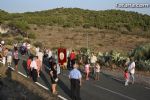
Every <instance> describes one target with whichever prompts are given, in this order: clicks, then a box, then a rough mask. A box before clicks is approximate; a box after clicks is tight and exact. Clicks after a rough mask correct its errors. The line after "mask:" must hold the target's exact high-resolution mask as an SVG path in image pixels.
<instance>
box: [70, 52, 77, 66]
mask: <svg viewBox="0 0 150 100" xmlns="http://www.w3.org/2000/svg"><path fill="white" fill-rule="evenodd" d="M75 58H76V54H75V52H74V50H72V52H71V54H70V61H71V67H72V68H73V65H74V64H75Z"/></svg>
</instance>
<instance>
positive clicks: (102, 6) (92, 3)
mask: <svg viewBox="0 0 150 100" xmlns="http://www.w3.org/2000/svg"><path fill="white" fill-rule="evenodd" d="M119 3H134V4H139V3H145V4H149V5H150V0H0V9H2V10H4V11H7V12H10V13H16V12H17V13H18V12H19V13H22V12H34V11H41V10H48V9H54V8H60V7H64V8H82V9H89V10H108V9H121V10H127V11H135V12H139V13H142V14H148V15H150V6H149V8H117V7H116V5H117V4H119Z"/></svg>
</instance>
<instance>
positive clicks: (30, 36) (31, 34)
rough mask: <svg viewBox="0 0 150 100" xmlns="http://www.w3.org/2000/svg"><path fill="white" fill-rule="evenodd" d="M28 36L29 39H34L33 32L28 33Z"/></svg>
mask: <svg viewBox="0 0 150 100" xmlns="http://www.w3.org/2000/svg"><path fill="white" fill-rule="evenodd" d="M28 38H30V39H36V35H35V34H34V33H29V34H28Z"/></svg>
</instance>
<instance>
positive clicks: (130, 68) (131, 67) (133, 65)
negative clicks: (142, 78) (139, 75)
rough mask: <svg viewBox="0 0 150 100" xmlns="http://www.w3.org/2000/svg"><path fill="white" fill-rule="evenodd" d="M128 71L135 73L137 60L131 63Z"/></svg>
mask: <svg viewBox="0 0 150 100" xmlns="http://www.w3.org/2000/svg"><path fill="white" fill-rule="evenodd" d="M128 71H129V72H130V73H131V74H134V73H135V62H134V61H133V62H132V63H131V64H130V65H129V67H128Z"/></svg>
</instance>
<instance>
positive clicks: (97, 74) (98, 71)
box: [95, 62, 100, 80]
mask: <svg viewBox="0 0 150 100" xmlns="http://www.w3.org/2000/svg"><path fill="white" fill-rule="evenodd" d="M99 73H100V65H99V64H98V62H96V64H95V80H99Z"/></svg>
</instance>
